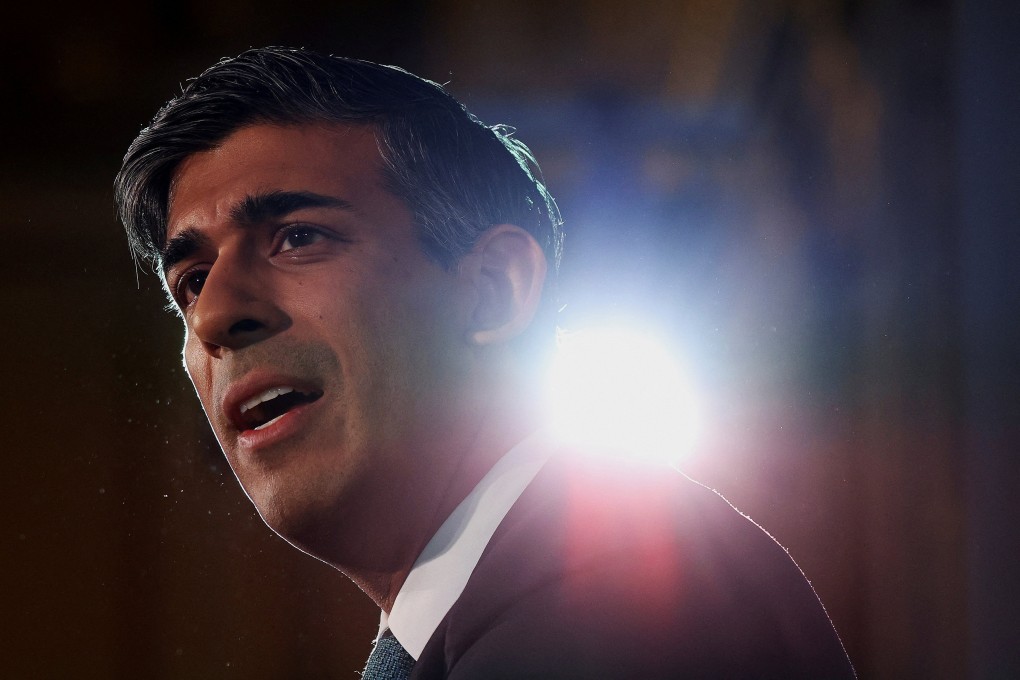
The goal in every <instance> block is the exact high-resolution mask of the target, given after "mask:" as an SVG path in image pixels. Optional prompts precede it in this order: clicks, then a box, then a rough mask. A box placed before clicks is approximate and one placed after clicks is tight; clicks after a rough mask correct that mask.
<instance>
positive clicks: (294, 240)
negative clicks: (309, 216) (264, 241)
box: [277, 225, 326, 253]
mask: <svg viewBox="0 0 1020 680" xmlns="http://www.w3.org/2000/svg"><path fill="white" fill-rule="evenodd" d="M325 238H326V235H325V234H324V233H322V231H321V230H319V229H316V228H315V227H309V226H306V225H297V226H294V227H289V228H287V229H284V230H283V231H282V232H281V239H280V246H279V248H278V249H277V252H279V253H285V252H287V251H288V250H294V249H295V248H304V247H306V246H311V245H315V244H316V243H319V242H320V241H322V240H324V239H325Z"/></svg>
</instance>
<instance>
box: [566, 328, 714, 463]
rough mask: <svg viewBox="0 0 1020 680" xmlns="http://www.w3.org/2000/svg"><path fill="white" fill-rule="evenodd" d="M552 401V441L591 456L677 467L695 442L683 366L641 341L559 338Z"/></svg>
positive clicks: (642, 337) (601, 333) (605, 333)
mask: <svg viewBox="0 0 1020 680" xmlns="http://www.w3.org/2000/svg"><path fill="white" fill-rule="evenodd" d="M549 396H550V410H551V413H552V427H553V431H554V434H555V435H556V436H557V437H559V438H561V439H563V440H566V441H568V442H570V443H572V444H576V445H578V446H581V447H589V448H591V449H592V450H595V451H604V450H608V451H611V452H614V453H622V454H626V455H628V456H631V457H641V458H650V459H655V460H659V461H664V462H668V463H671V464H676V463H678V462H679V461H680V460H681V459H682V458H683V457H684V455H685V454H686V453H687V452H688V451H689V449H690V448H691V446H692V444H693V441H694V437H695V435H696V432H695V429H696V428H695V421H696V418H695V403H694V400H693V399H692V394H691V388H690V386H689V384H688V382H687V379H686V377H685V375H684V372H683V370H682V369H681V365H680V363H679V362H678V360H677V359H676V357H675V356H673V355H672V354H671V353H670V352H669V351H667V350H666V348H665V347H664V346H663V345H662V344H661V343H659V342H658V341H656V340H655V339H654V338H652V337H651V336H649V335H646V334H642V333H638V332H634V331H627V330H622V329H603V330H586V331H577V332H573V333H568V334H564V335H563V336H562V337H561V338H560V347H559V351H558V352H557V356H556V358H555V359H554V361H553V366H552V370H551V373H550V385H549Z"/></svg>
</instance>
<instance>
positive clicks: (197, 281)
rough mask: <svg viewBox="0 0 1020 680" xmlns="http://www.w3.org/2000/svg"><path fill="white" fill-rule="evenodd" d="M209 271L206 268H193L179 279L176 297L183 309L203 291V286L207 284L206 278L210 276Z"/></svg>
mask: <svg viewBox="0 0 1020 680" xmlns="http://www.w3.org/2000/svg"><path fill="white" fill-rule="evenodd" d="M208 276H209V272H208V270H205V269H193V270H191V271H189V272H185V274H184V275H183V276H182V277H181V278H180V279H178V280H177V285H176V287H175V289H174V298H175V299H176V300H177V304H179V305H180V306H181V309H183V308H185V307H187V306H189V305H190V304H191V303H192V302H194V301H195V298H197V297H198V295H199V293H201V292H202V287H203V286H204V285H205V280H206V278H208Z"/></svg>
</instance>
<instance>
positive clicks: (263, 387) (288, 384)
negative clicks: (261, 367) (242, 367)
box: [223, 373, 322, 431]
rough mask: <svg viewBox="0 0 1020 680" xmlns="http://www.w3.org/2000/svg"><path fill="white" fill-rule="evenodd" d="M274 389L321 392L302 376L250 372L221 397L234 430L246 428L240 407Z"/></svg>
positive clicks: (225, 412)
mask: <svg viewBox="0 0 1020 680" xmlns="http://www.w3.org/2000/svg"><path fill="white" fill-rule="evenodd" d="M276 389H284V390H294V391H296V392H302V393H305V394H314V393H318V394H321V393H322V387H320V386H318V385H316V384H315V383H314V382H312V381H310V380H306V379H304V378H297V377H294V376H288V375H282V374H268V373H263V374H256V373H252V374H249V375H247V376H245V377H244V378H242V379H240V380H237V381H235V382H234V383H233V384H231V386H230V388H229V389H228V390H227V393H226V395H225V396H224V397H223V413H224V414H225V415H226V416H227V419H228V420H229V421H230V424H231V425H233V426H234V428H235V429H236V430H238V431H244V430H247V429H248V425H247V424H246V423H245V420H244V418H243V417H242V407H244V406H245V405H248V406H249V407H250V406H252V405H254V404H253V403H252V402H255V403H258V401H260V397H263V398H264V397H265V396H266V392H268V391H269V390H276ZM244 410H247V409H244Z"/></svg>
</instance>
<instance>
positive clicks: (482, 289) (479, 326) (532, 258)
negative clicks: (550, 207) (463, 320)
mask: <svg viewBox="0 0 1020 680" xmlns="http://www.w3.org/2000/svg"><path fill="white" fill-rule="evenodd" d="M462 262H463V264H464V265H466V266H465V267H464V268H462V270H461V272H462V274H464V275H467V276H468V277H469V278H471V279H472V281H473V283H474V286H475V290H476V291H477V293H478V297H477V298H476V305H475V309H474V312H473V314H472V317H471V325H470V328H469V330H468V339H469V340H470V342H471V343H472V344H475V345H480V346H484V345H496V344H499V343H503V342H506V341H507V340H510V339H511V338H514V337H516V336H518V335H520V334H521V333H522V332H523V331H524V329H526V328H527V327H528V325H529V324H530V323H531V320H532V318H534V316H535V312H536V311H537V310H538V306H539V303H540V301H541V299H542V286H543V285H544V283H545V274H546V267H547V265H546V260H545V253H543V252H542V247H541V246H539V245H538V242H537V241H536V240H535V238H534V237H533V236H532V235H531V234H529V233H528V232H526V231H525V230H524V229H521V228H520V227H518V226H516V225H513V224H498V225H496V226H494V227H491V228H489V229H488V230H487V231H486V232H485V233H483V234H482V236H481V237H480V238H479V239H478V242H477V243H475V246H474V248H472V249H471V252H470V253H469V255H468V256H467V258H465V260H464V261H462Z"/></svg>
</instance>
